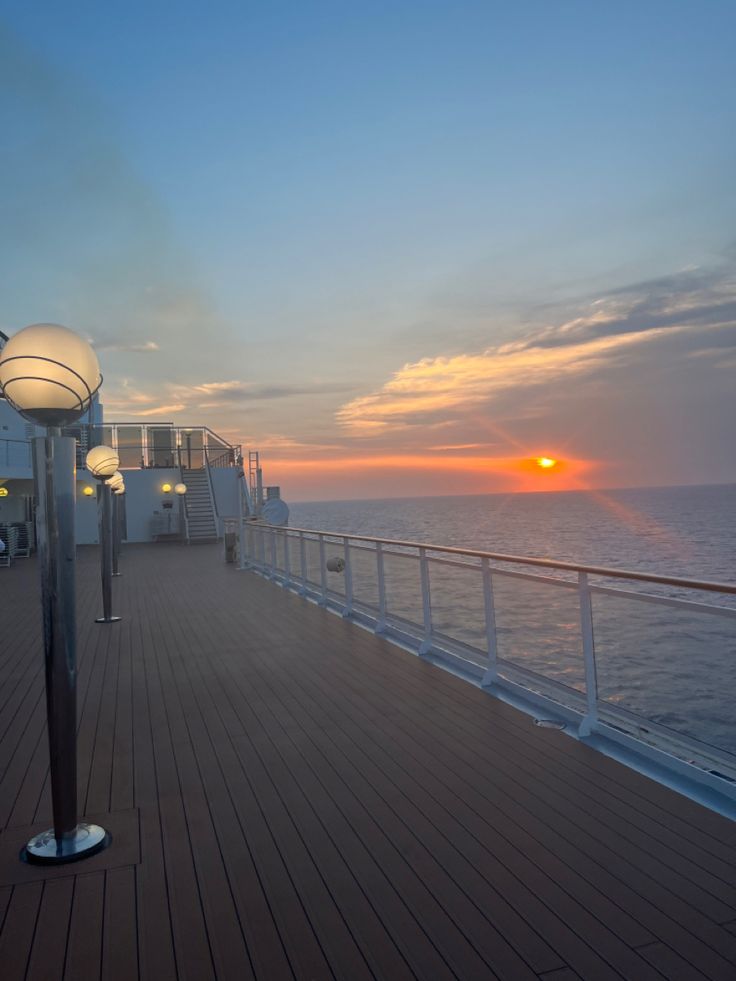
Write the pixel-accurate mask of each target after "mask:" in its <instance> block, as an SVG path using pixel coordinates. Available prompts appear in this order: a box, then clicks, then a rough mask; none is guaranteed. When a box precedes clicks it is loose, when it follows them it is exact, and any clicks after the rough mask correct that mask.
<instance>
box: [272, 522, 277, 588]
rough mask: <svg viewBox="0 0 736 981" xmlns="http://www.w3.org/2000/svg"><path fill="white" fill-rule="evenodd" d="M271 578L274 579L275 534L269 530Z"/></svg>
mask: <svg viewBox="0 0 736 981" xmlns="http://www.w3.org/2000/svg"><path fill="white" fill-rule="evenodd" d="M271 578H272V579H275V578H276V533H275V532H274V530H273V528H271Z"/></svg>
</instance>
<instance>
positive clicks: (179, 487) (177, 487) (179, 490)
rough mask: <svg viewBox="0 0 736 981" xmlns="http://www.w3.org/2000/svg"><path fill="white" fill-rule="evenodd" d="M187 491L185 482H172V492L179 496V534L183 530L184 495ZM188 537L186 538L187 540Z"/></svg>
mask: <svg viewBox="0 0 736 981" xmlns="http://www.w3.org/2000/svg"><path fill="white" fill-rule="evenodd" d="M186 492H187V485H186V484H181V483H179V484H174V493H175V494H176V495H177V497H178V498H179V534H180V535H182V534H183V531H184V496H185V494H186ZM188 540H189V539H188V538H187V541H188Z"/></svg>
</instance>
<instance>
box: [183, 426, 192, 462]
mask: <svg viewBox="0 0 736 981" xmlns="http://www.w3.org/2000/svg"><path fill="white" fill-rule="evenodd" d="M184 434H185V436H186V438H187V470H191V469H192V430H191V429H185V430H184Z"/></svg>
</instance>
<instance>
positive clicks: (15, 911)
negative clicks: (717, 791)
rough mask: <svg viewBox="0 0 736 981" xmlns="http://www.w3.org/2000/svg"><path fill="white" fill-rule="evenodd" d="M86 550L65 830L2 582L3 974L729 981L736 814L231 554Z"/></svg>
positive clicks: (27, 633) (35, 639)
mask: <svg viewBox="0 0 736 981" xmlns="http://www.w3.org/2000/svg"><path fill="white" fill-rule="evenodd" d="M121 569H122V571H123V573H124V574H123V577H122V578H121V579H118V580H116V581H115V597H116V598H115V607H116V609H115V612H117V613H121V614H122V615H123V617H124V620H123V622H122V623H120V624H116V625H114V626H99V625H96V624H94V623H93V619H94V616H95V615H96V614H97V613H99V612H100V611H99V610H98V606H99V602H100V600H99V583H98V572H97V554H96V550H93V549H83V550H80V557H79V563H78V600H79V613H78V618H79V619H78V623H79V649H78V660H79V794H80V801H79V803H80V813H82V814H84V815H88V816H92V815H106V817H105V818H104V820H105V821H106V823H107V824H108V825H109V826H110V827H111V829H112V830H113V834H114V841H113V844H112V846H111V848H110V849H108V850H107V851H106V852H104V853H102V854H100V855H98V856H95V857H93V858H90V859H87V860H86V861H85V862H82V863H79V864H78V865H76V866H71V867H70V866H66V867H63V868H60V869H55V870H53V871H44V870H39V869H38V868H34V867H29V866H24V865H22V864H21V863H20V862H19V861H18V859H17V851H18V848H19V847H20V846H21V844H22V843H23V841H24V840H25V838H27V837H28V834H29V826H31V825H33V826H40V827H46V826H48V825H49V824H50V796H49V786H48V751H47V745H46V735H45V720H44V713H45V705H44V698H43V665H42V657H41V653H40V616H39V607H38V587H37V570H36V568H35V562H34V561H33V560H29V561H27V562H23V561H19V562H18V563H17V564H16V565H15V566H13V567H12V568H11V569H2V570H0V774H1V775H2V777H1V782H0V828H3V829H4V831H3V834H2V836H0V924H1V928H0V977H1V978H2V979H3V981H16V979H18V981H19V979H24V978H28V979H40V978H43V979H52V978H59V979H61V978H65V979H69V981H84V979H88V978H89V979H93V978H94V979H97V978H110V979H121V981H131V979H135V978H138V977H142V978H146V979H151V981H167V979H173V978H187V979H192V981H206V979H209V978H220V979H227V981H230V979H232V981H241V979H247V978H253V977H255V978H258V979H263V981H279V979H281V978H293V977H295V978H299V979H318V981H321V979H328V978H338V979H349V981H361V979H364V978H366V979H367V978H373V977H375V978H384V979H387V981H401V979H404V978H425V979H428V981H430V979H431V981H441V979H445V978H459V979H462V981H466V979H476V978H477V979H490V978H495V977H498V978H504V979H509V981H517V979H521V981H523V979H534V978H544V979H547V981H553V979H554V981H570V979H575V978H582V979H592V981H606V979H609V978H610V979H614V978H616V979H620V978H629V979H633V981H647V979H659V981H661V979H662V978H667V979H675V978H682V979H691V978H692V979H698V978H717V979H723V981H733V979H734V978H735V977H736V885H735V883H736V825H735V824H734V823H733V822H731V821H729V820H727V819H725V818H723V817H720V816H718V815H716V814H714V813H712V812H710V811H707V810H705V809H703V808H702V807H700V806H699V805H697V804H695V803H693V802H691V801H689V800H687V799H685V798H682V797H679V796H678V795H676V794H675V793H673V792H671V791H669V790H667V789H665V788H663V787H661V786H659V785H658V784H655V783H653V782H651V781H649V780H648V779H646V778H645V777H643V776H641V775H639V774H637V773H634V772H632V771H630V770H628V769H626V768H624V767H623V766H621V765H619V764H617V763H616V762H614V761H613V760H610V759H608V758H606V757H604V756H602V755H600V754H598V753H596V752H595V751H594V750H592V749H590V748H588V747H586V746H584V745H582V744H580V743H578V742H576V741H574V740H572V739H570V738H568V737H566V736H565V735H564V734H562V733H559V732H555V731H551V730H541V729H538V728H536V727H535V726H534V725H533V723H532V720H531V719H529V718H528V717H526V716H525V715H523V714H521V713H519V712H517V711H516V710H515V709H513V708H511V707H509V706H507V705H504V704H502V703H500V702H498V701H496V700H495V699H493V698H491V697H490V696H488V695H487V694H485V693H483V692H482V691H480V690H478V689H476V688H474V687H473V686H471V685H468V684H466V683H464V682H462V681H461V680H459V679H457V678H455V677H453V676H452V675H450V674H448V673H446V672H444V671H442V670H441V669H439V668H436V667H433V666H432V665H430V664H426V663H424V662H422V661H421V660H419V659H418V658H417V657H415V656H413V655H411V654H408V653H406V652H404V651H402V650H400V649H398V648H397V647H395V646H393V645H391V644H390V643H388V642H386V641H385V640H381V639H379V638H377V637H374V636H372V635H371V634H369V633H368V632H366V631H364V630H362V629H361V628H359V627H357V626H355V625H354V624H352V623H350V622H347V621H343V620H341V619H340V618H338V617H336V616H334V615H332V614H330V613H327V612H325V611H324V610H321V609H319V608H317V607H316V606H314V605H312V604H310V603H308V602H307V601H305V600H302V599H300V598H299V597H297V596H295V595H292V594H289V593H287V592H285V591H282V590H281V589H279V588H278V587H277V586H274V585H273V584H271V583H268V582H266V581H264V580H262V579H260V578H259V577H258V576H255V575H253V574H249V573H241V572H239V571H237V570H236V569H235V568H234V567H233V566H226V565H224V563H223V562H222V557H221V550H220V548H216V547H212V546H203V547H201V548H197V549H188V548H185V547H181V546H174V545H158V546H145V545H143V546H128V547H127V548H126V549H125V550H124V555H123V558H122V561H121Z"/></svg>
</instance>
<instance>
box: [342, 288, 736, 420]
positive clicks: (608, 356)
mask: <svg viewBox="0 0 736 981" xmlns="http://www.w3.org/2000/svg"><path fill="white" fill-rule="evenodd" d="M735 326H736V277H734V276H733V275H731V274H730V270H729V273H726V272H724V271H719V272H717V273H716V272H705V271H690V270H688V271H686V272H683V273H680V274H678V275H675V276H672V277H668V278H665V279H661V280H657V281H654V282H653V283H650V284H636V285H635V286H631V287H628V288H626V289H621V290H617V291H615V292H613V293H611V294H610V295H607V296H605V297H601V298H597V299H595V300H593V301H589V302H588V303H587V305H586V307H585V308H584V309H583V310H581V311H580V312H579V314H578V315H577V316H574V317H573V318H571V319H568V320H566V321H564V322H562V323H559V324H556V325H549V326H547V327H544V328H542V329H538V330H536V331H534V332H533V333H530V334H528V335H526V336H524V337H522V338H520V339H518V340H516V341H513V342H511V343H507V344H503V345H500V346H496V347H489V348H486V349H485V350H483V351H480V352H475V353H468V354H459V355H452V356H447V357H435V358H424V359H422V360H421V361H417V362H413V363H410V364H406V365H404V366H403V367H402V368H401V369H399V370H398V371H397V372H395V373H394V375H393V376H392V377H391V378H390V379H389V380H388V381H387V382H386V383H385V384H384V385H383V386H382V387H381V388H380V389H379V390H378V391H375V392H372V393H370V394H368V395H364V396H361V397H359V398H356V399H353V400H352V401H350V402H348V403H347V404H346V405H344V406H342V407H341V408H340V409H339V411H338V413H337V420H338V422H339V423H340V424H341V425H342V426H343V427H344V428H345V429H346V431H348V432H350V433H352V434H353V435H363V436H375V435H379V434H381V433H383V432H387V431H389V430H391V431H394V432H395V431H396V430H397V429H398V430H400V429H402V428H403V429H408V428H418V427H424V426H427V425H431V424H432V423H434V422H436V421H437V420H438V419H440V418H444V419H447V418H448V415H449V416H450V417H451V418H453V417H455V418H456V417H458V416H459V415H462V414H467V413H468V412H471V411H473V410H474V409H475V408H477V407H478V406H479V405H486V404H493V403H495V402H498V400H499V399H501V398H503V399H504V401H505V402H506V404H507V405H508V404H509V403H516V405H517V406H518V411H519V413H520V414H521V413H523V414H524V415H527V416H528V415H529V413H530V410H531V412H532V415H533V414H534V413H533V407H534V403H535V401H538V400H539V398H540V396H541V397H543V398H545V397H546V396H547V395H548V393H550V392H557V393H559V392H560V391H561V390H562V391H563V392H564V391H565V390H566V386H569V385H570V384H571V383H572V382H573V380H576V381H578V382H579V381H580V380H581V379H583V378H586V377H587V378H589V377H592V376H600V375H602V374H605V371H606V370H607V369H610V368H612V367H613V366H620V365H622V364H632V363H634V362H636V360H637V359H638V358H639V357H640V356H641V351H642V349H644V348H648V349H650V348H652V347H654V346H656V345H657V344H659V343H661V342H663V341H665V340H666V341H667V343H668V344H669V345H670V348H671V342H672V339H673V338H678V337H679V338H680V347H681V351H680V352H679V353H680V354H682V355H685V354H692V353H693V352H694V351H698V350H699V349H701V348H707V347H715V348H716V349H718V350H723V348H733V346H734V344H735V339H734V334H733V329H734V327H735ZM719 334H720V335H721V336H720V337H719V336H718V335H719ZM669 353H670V356H674V355H676V354H677V353H678V352H673V351H671V350H670V352H669ZM511 411H512V412H513V407H512V408H511Z"/></svg>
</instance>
